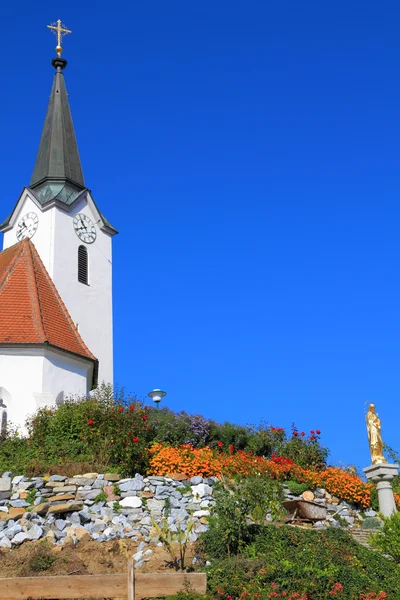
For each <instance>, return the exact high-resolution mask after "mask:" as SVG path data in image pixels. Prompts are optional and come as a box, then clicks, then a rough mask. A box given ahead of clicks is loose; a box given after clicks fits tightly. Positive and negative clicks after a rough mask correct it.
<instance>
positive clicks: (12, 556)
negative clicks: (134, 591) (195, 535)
mask: <svg viewBox="0 0 400 600" xmlns="http://www.w3.org/2000/svg"><path fill="white" fill-rule="evenodd" d="M137 547H138V543H137V542H134V541H132V540H129V539H119V540H113V541H110V542H102V543H99V542H96V541H93V540H89V541H84V540H82V541H81V542H79V543H78V544H77V545H76V546H73V545H66V546H53V545H50V544H49V543H48V542H46V541H39V542H25V543H24V544H23V545H22V546H19V547H18V548H15V549H13V550H3V549H1V550H0V577H44V576H50V575H53V576H54V575H98V574H109V573H127V565H128V561H129V559H130V558H131V556H132V555H133V554H135V552H137ZM148 547H149V548H151V550H152V551H153V554H152V555H151V559H150V560H149V561H148V562H145V563H144V564H143V565H142V566H141V567H139V568H138V569H137V572H138V573H161V572H166V571H173V570H174V567H173V565H172V563H171V557H170V555H169V553H168V552H167V551H166V550H165V548H164V547H160V546H153V545H151V546H148ZM194 555H195V547H194V544H188V546H187V549H186V560H185V563H186V565H187V566H190V565H191V563H192V558H193V556H194ZM38 556H39V557H43V559H42V561H41V562H42V564H43V566H46V564H50V563H52V564H51V565H50V566H49V567H48V568H46V569H44V570H37V569H34V568H33V569H32V564H31V562H32V559H33V558H35V557H38ZM46 557H51V558H50V559H47V558H46ZM52 559H54V561H52ZM35 562H36V563H37V562H38V561H37V560H36V561H35Z"/></svg>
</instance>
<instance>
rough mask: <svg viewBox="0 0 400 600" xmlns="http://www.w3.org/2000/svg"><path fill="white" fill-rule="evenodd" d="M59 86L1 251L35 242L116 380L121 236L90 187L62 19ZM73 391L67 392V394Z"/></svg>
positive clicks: (105, 377) (104, 371)
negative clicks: (115, 247) (116, 247)
mask: <svg viewBox="0 0 400 600" xmlns="http://www.w3.org/2000/svg"><path fill="white" fill-rule="evenodd" d="M48 27H49V28H50V29H51V30H52V31H53V32H54V33H55V34H56V36H57V47H56V52H57V57H56V58H54V59H53V60H52V66H53V68H54V69H55V73H54V79H53V85H52V89H51V94H50V99H49V103H48V107H47V113H46V117H45V121H44V125H43V130H42V135H41V139H40V144H39V149H38V152H37V156H36V161H35V166H34V169H33V174H32V178H31V181H30V184H29V187H25V188H24V189H23V191H22V194H21V196H20V198H19V200H18V201H17V203H16V205H15V207H14V209H13V211H12V213H11V214H10V216H9V217H7V218H6V219H5V220H4V221H3V223H2V224H1V225H0V231H2V232H4V244H3V250H4V249H7V248H9V247H11V246H13V245H14V244H16V243H18V242H21V241H22V240H25V239H26V238H28V239H30V240H31V242H32V243H33V245H34V246H35V248H36V251H37V253H38V255H39V257H40V259H41V261H42V262H43V265H44V266H45V268H46V270H47V272H48V274H49V276H50V278H51V279H52V281H53V283H54V285H55V288H56V289H57V292H58V294H59V296H60V297H61V300H62V302H63V303H64V305H65V307H66V309H67V311H68V312H69V315H70V316H71V319H72V321H73V324H74V325H75V326H76V328H77V330H78V332H79V335H80V336H81V338H82V340H83V342H84V343H85V344H86V346H87V348H88V349H89V350H90V352H91V353H92V354H93V355H94V356H95V357H96V358H97V359H98V367H99V372H98V380H99V381H100V382H101V381H105V382H106V383H113V327H112V238H113V236H114V235H115V234H116V233H117V231H116V230H115V229H114V227H113V226H112V225H111V224H110V222H109V221H108V220H107V219H106V218H105V216H104V215H103V214H102V213H101V212H100V210H99V208H98V206H97V204H96V202H95V201H94V198H93V195H92V192H91V191H90V190H89V189H88V188H87V187H86V184H85V181H84V177H83V171H82V166H81V160H80V156H79V152H78V145H77V141H76V136H75V131H74V126H73V122H72V116H71V111H70V106H69V100H68V95H67V90H66V86H65V79H64V71H65V68H66V66H67V61H66V60H65V59H64V58H62V56H61V54H62V47H61V42H62V37H63V36H64V35H67V34H69V33H71V31H70V30H68V29H67V28H66V27H65V26H64V25H63V24H62V23H61V21H60V20H58V21H57V22H56V23H55V24H53V25H50V26H48ZM64 393H65V394H68V393H69V390H68V389H65V390H64Z"/></svg>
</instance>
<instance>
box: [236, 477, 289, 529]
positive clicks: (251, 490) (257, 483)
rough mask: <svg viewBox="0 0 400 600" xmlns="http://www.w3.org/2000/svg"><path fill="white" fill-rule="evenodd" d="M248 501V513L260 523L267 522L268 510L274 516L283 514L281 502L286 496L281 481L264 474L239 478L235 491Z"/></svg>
mask: <svg viewBox="0 0 400 600" xmlns="http://www.w3.org/2000/svg"><path fill="white" fill-rule="evenodd" d="M234 494H235V496H236V498H237V497H238V496H240V497H241V498H243V499H244V500H246V501H247V503H248V514H249V515H250V516H251V517H252V519H253V520H254V521H255V522H256V523H259V524H263V523H264V522H265V518H266V514H267V511H270V512H271V515H272V517H273V518H277V517H280V516H282V507H281V502H282V500H283V498H284V495H283V490H282V485H281V483H280V482H279V481H275V480H273V479H269V478H268V477H265V476H263V475H254V476H252V477H245V478H242V479H241V480H239V482H238V486H235V492H234Z"/></svg>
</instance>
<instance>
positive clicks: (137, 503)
mask: <svg viewBox="0 0 400 600" xmlns="http://www.w3.org/2000/svg"><path fill="white" fill-rule="evenodd" d="M119 504H120V506H122V507H123V508H140V507H141V506H142V499H141V498H139V497H138V496H127V497H126V498H124V499H123V500H121V501H120V503H119Z"/></svg>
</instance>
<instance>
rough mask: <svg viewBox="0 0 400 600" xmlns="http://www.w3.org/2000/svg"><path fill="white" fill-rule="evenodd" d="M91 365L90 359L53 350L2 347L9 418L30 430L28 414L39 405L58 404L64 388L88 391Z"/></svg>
mask: <svg viewBox="0 0 400 600" xmlns="http://www.w3.org/2000/svg"><path fill="white" fill-rule="evenodd" d="M89 369H92V367H91V365H90V363H88V362H87V361H80V360H79V359H77V360H76V359H74V358H72V357H71V358H69V357H68V355H62V354H61V353H58V352H56V351H52V350H45V349H43V348H32V349H27V348H25V349H23V348H12V349H6V348H2V349H1V352H0V388H3V389H4V390H5V391H6V392H7V394H5V398H4V400H5V403H6V405H7V416H8V421H11V422H12V423H14V424H16V425H18V426H20V428H21V431H22V432H23V433H26V428H25V420H26V418H27V417H28V416H29V415H31V414H33V413H34V412H35V411H36V410H37V409H38V408H41V407H43V406H55V404H56V398H57V396H58V394H59V393H60V392H61V391H64V395H65V396H67V395H80V396H82V395H85V394H86V393H87V379H88V370H89ZM7 395H8V398H7V397H6V396H7ZM10 397H11V400H10Z"/></svg>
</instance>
